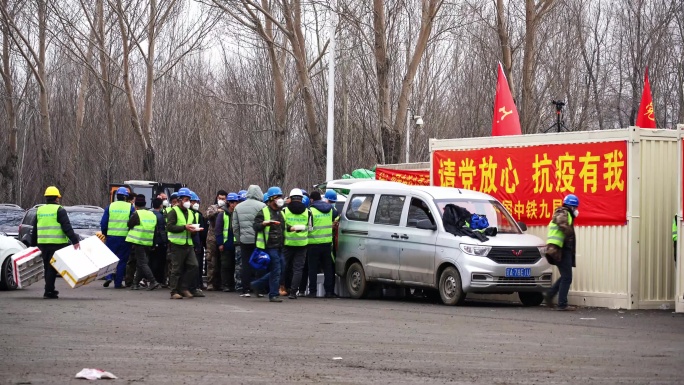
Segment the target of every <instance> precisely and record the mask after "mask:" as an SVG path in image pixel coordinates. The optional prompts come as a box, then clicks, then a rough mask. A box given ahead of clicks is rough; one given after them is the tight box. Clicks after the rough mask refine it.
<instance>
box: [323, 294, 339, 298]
mask: <svg viewBox="0 0 684 385" xmlns="http://www.w3.org/2000/svg"><path fill="white" fill-rule="evenodd" d="M325 298H339V296H338V295H337V294H335V293H325Z"/></svg>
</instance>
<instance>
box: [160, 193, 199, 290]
mask: <svg viewBox="0 0 684 385" xmlns="http://www.w3.org/2000/svg"><path fill="white" fill-rule="evenodd" d="M178 198H179V199H180V201H181V202H182V204H180V205H177V206H174V207H173V208H172V209H171V210H169V213H168V216H167V218H166V230H167V233H168V238H169V258H170V259H171V274H170V276H169V287H170V288H171V299H183V298H192V297H193V296H192V294H191V293H190V291H189V290H188V287H189V286H190V285H191V284H192V282H193V280H194V279H196V276H197V257H196V256H195V250H194V248H193V241H192V234H194V233H196V232H199V231H200V230H199V228H198V227H196V226H195V225H194V224H193V222H194V219H195V218H194V214H193V212H192V210H190V206H191V204H190V190H189V189H188V188H186V187H183V188H181V189H180V190H178Z"/></svg>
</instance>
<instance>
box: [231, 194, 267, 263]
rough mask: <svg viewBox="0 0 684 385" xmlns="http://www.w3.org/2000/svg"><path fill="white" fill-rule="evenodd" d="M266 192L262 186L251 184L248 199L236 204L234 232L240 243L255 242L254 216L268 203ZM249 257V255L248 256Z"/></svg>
mask: <svg viewBox="0 0 684 385" xmlns="http://www.w3.org/2000/svg"><path fill="white" fill-rule="evenodd" d="M263 200H264V193H263V192H261V187H259V186H257V185H254V184H253V185H251V186H249V188H248V189H247V200H246V201H244V202H241V203H240V204H238V205H237V206H235V211H234V212H233V219H232V220H233V233H234V234H235V239H237V241H238V244H243V243H244V244H255V243H256V236H255V234H254V228H253V226H254V218H255V217H256V215H257V213H259V212H260V211H261V209H263V208H264V207H266V204H264V202H263ZM248 258H249V257H248Z"/></svg>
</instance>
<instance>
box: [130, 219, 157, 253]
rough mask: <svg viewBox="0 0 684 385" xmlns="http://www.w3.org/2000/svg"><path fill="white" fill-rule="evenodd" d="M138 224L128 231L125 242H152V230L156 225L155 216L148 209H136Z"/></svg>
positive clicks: (145, 244) (148, 244)
mask: <svg viewBox="0 0 684 385" xmlns="http://www.w3.org/2000/svg"><path fill="white" fill-rule="evenodd" d="M137 213H138V217H139V218H140V224H138V225H137V226H135V227H133V228H132V229H130V230H129V231H128V236H127V237H126V242H130V243H135V244H136V245H141V246H152V245H153V244H154V230H155V228H156V227H157V216H156V215H154V213H152V212H150V211H148V210H138V211H137Z"/></svg>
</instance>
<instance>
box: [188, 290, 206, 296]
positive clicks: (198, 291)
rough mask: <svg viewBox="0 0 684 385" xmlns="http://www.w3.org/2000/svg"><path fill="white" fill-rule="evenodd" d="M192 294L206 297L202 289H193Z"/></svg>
mask: <svg viewBox="0 0 684 385" xmlns="http://www.w3.org/2000/svg"><path fill="white" fill-rule="evenodd" d="M190 294H192V296H193V297H198V298H202V297H205V295H204V293H202V290H200V289H196V290H194V291H192V292H191V293H190Z"/></svg>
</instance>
